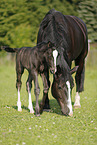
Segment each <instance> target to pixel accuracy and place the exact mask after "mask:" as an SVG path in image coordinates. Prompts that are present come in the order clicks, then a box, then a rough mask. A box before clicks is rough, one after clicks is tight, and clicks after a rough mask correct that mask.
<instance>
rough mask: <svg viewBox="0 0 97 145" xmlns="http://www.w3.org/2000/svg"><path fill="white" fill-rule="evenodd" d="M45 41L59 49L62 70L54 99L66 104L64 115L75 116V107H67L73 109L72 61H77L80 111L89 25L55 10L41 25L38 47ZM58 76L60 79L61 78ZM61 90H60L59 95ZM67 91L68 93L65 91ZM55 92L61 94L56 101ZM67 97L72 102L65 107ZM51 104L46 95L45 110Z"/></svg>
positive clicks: (77, 88)
mask: <svg viewBox="0 0 97 145" xmlns="http://www.w3.org/2000/svg"><path fill="white" fill-rule="evenodd" d="M42 41H51V42H53V43H54V44H55V45H56V46H59V47H58V48H57V50H58V52H59V54H60V55H59V56H58V60H57V65H58V66H59V68H60V69H59V70H60V71H58V72H57V74H56V75H57V76H58V78H57V77H56V75H55V78H54V81H55V82H57V80H56V78H57V79H58V80H59V83H57V87H54V86H55V85H53V88H54V89H52V94H53V95H54V97H55V98H57V100H58V102H59V104H61V103H62V104H63V105H61V109H62V112H63V113H64V114H66V115H67V114H72V109H70V108H72V107H68V106H71V105H70V104H71V103H70V102H71V96H70V88H72V83H71V80H72V76H71V73H70V71H71V66H72V61H74V62H75V66H77V67H76V68H75V70H76V75H75V81H76V96H75V103H74V107H75V108H77V107H81V105H80V96H79V93H80V92H82V91H83V90H84V75H85V57H86V56H87V53H88V36H87V28H86V25H85V23H84V22H83V21H82V20H81V19H80V18H78V17H75V16H68V15H63V14H62V13H61V12H58V11H56V10H54V9H52V10H50V11H49V12H48V13H47V14H46V16H45V17H44V19H43V20H42V22H41V24H40V29H39V32H38V37H37V43H40V42H42ZM60 41H61V44H60ZM63 72H64V74H63ZM59 76H61V78H60V77H59ZM62 79H63V81H64V83H63V85H62V84H61V83H62V82H63V81H62ZM61 81H62V82H61ZM53 84H54V82H53ZM60 86H61V87H60ZM58 87H59V88H61V89H60V90H61V91H60V92H59V89H58ZM67 88H68V91H66V90H67ZM64 89H65V92H64ZM54 91H56V94H58V95H57V97H56V96H55V93H54ZM65 97H67V98H68V99H67V100H69V103H66V101H65V102H64V99H65ZM58 98H62V99H58ZM48 100H49V99H48V95H47V97H46V102H45V106H44V108H48V106H49V104H48V102H49V101H48ZM68 104H69V105H68ZM62 106H63V108H62ZM64 106H67V107H66V108H68V109H66V108H65V107H64ZM67 110H68V111H67Z"/></svg>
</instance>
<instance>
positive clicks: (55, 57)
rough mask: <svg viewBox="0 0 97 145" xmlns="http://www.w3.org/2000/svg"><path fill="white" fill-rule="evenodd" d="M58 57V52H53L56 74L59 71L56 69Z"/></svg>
mask: <svg viewBox="0 0 97 145" xmlns="http://www.w3.org/2000/svg"><path fill="white" fill-rule="evenodd" d="M57 56H58V51H57V50H54V51H53V57H54V66H55V72H56V71H57V68H56V59H57Z"/></svg>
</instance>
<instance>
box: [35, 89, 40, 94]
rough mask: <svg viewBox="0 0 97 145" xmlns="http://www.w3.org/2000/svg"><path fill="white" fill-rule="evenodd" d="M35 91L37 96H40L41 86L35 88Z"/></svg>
mask: <svg viewBox="0 0 97 145" xmlns="http://www.w3.org/2000/svg"><path fill="white" fill-rule="evenodd" d="M34 93H35V96H39V94H40V88H38V89H34Z"/></svg>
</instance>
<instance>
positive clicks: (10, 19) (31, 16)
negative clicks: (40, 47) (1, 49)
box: [0, 0, 97, 47]
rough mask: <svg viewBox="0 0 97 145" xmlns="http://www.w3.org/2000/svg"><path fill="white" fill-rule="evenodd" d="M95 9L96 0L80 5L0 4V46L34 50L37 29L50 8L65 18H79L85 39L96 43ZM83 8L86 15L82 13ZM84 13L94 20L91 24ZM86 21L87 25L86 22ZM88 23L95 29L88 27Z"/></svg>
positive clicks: (59, 0)
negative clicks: (82, 24) (84, 28)
mask: <svg viewBox="0 0 97 145" xmlns="http://www.w3.org/2000/svg"><path fill="white" fill-rule="evenodd" d="M95 5H96V0H92V1H91V0H85V1H83V2H82V1H80V0H0V46H2V45H9V46H11V47H22V46H34V45H35V44H36V40H37V33H38V30H39V25H40V23H41V21H42V19H43V18H44V16H45V14H46V13H47V12H48V11H49V10H50V9H52V8H54V9H56V10H58V11H60V12H62V13H63V14H65V15H75V16H79V17H81V18H82V20H84V21H85V22H86V24H87V27H88V28H89V38H91V39H92V41H97V34H96V30H97V21H96V20H97V8H96V6H95ZM87 6H88V7H87ZM93 6H95V9H94V7H93ZM86 7H87V12H84V11H85V10H86ZM89 7H90V8H91V9H89ZM88 11H90V13H91V14H92V15H93V16H94V19H93V21H92V18H93V17H92V16H91V15H90V14H89V13H88ZM86 13H87V15H86ZM88 14H89V15H90V17H89V15H88ZM88 18H89V21H87V19H88ZM90 20H91V21H92V22H91V21H90ZM90 22H91V25H90ZM92 23H93V24H95V26H93V27H91V26H92V25H93V24H92ZM90 29H91V30H90ZM94 36H95V37H94Z"/></svg>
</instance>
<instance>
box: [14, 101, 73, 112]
mask: <svg viewBox="0 0 97 145" xmlns="http://www.w3.org/2000/svg"><path fill="white" fill-rule="evenodd" d="M40 102H41V100H39V104H40ZM32 103H33V109H34V110H35V105H36V101H33V102H32ZM73 105H74V102H72V106H73ZM12 107H13V108H14V109H15V110H18V107H17V106H12ZM21 107H22V109H25V110H27V111H28V112H30V111H29V109H28V107H27V106H24V105H22V106H21ZM43 112H49V113H55V114H58V115H63V114H62V112H61V108H60V106H59V104H58V102H57V101H56V100H55V99H50V110H49V111H43ZM41 115H42V114H41Z"/></svg>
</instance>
